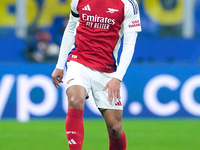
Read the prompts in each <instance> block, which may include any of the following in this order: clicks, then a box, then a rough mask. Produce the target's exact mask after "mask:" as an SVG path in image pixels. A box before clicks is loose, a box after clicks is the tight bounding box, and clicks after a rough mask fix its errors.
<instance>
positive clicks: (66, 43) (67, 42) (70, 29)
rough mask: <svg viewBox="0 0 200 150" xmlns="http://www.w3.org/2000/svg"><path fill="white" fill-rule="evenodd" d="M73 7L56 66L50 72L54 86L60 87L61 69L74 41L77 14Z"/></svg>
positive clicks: (62, 72)
mask: <svg viewBox="0 0 200 150" xmlns="http://www.w3.org/2000/svg"><path fill="white" fill-rule="evenodd" d="M72 6H73V5H72ZM73 8H74V7H72V11H71V13H70V18H69V21H68V24H67V27H66V29H65V31H64V34H63V38H62V42H61V47H60V53H59V57H58V61H57V64H56V68H55V69H54V71H53V73H52V81H53V84H54V85H55V87H56V88H58V87H60V84H59V83H62V79H63V74H64V71H63V69H64V67H65V63H66V61H67V58H68V54H69V53H70V52H71V47H72V46H73V44H74V41H75V37H74V33H75V29H76V25H77V22H78V19H79V15H78V14H77V11H73ZM75 12H76V13H75Z"/></svg>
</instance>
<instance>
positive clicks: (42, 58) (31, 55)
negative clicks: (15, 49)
mask: <svg viewBox="0 0 200 150" xmlns="http://www.w3.org/2000/svg"><path fill="white" fill-rule="evenodd" d="M33 43H34V40H33ZM33 43H32V45H34V44H33ZM33 48H34V50H33ZM58 53H59V46H58V45H57V44H55V43H54V42H52V36H51V34H50V33H49V32H47V31H40V32H38V33H36V35H35V46H31V47H29V48H28V50H27V51H26V52H25V53H24V54H25V56H26V57H27V59H28V60H29V61H35V62H47V61H56V60H57V57H58Z"/></svg>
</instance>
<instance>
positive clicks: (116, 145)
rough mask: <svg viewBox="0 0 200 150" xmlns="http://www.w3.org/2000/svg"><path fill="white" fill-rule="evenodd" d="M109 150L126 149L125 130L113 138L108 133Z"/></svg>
mask: <svg viewBox="0 0 200 150" xmlns="http://www.w3.org/2000/svg"><path fill="white" fill-rule="evenodd" d="M109 150H126V135H125V132H123V133H122V135H121V136H120V137H119V138H118V139H115V138H113V137H111V136H110V135H109Z"/></svg>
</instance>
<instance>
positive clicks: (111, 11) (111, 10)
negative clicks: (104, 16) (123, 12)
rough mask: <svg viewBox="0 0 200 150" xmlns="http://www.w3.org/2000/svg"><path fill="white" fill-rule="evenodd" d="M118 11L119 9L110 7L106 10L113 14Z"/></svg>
mask: <svg viewBox="0 0 200 150" xmlns="http://www.w3.org/2000/svg"><path fill="white" fill-rule="evenodd" d="M117 11H118V10H117V9H113V8H108V11H106V12H107V13H111V14H113V13H114V12H117Z"/></svg>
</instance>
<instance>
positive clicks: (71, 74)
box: [65, 61, 123, 110]
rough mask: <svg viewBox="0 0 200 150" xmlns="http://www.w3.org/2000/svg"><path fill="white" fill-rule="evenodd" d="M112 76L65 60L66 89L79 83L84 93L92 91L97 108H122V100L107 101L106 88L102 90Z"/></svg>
mask: <svg viewBox="0 0 200 150" xmlns="http://www.w3.org/2000/svg"><path fill="white" fill-rule="evenodd" d="M112 78H113V73H104V72H99V71H97V70H94V69H91V68H89V67H87V66H84V65H82V64H80V63H78V62H74V61H70V62H67V71H66V76H65V80H66V90H67V89H68V88H69V87H70V86H73V85H80V86H83V87H84V88H85V89H86V92H87V93H86V94H87V95H88V93H89V91H90V90H91V91H92V95H93V98H94V101H95V104H96V106H97V108H99V109H100V110H101V109H116V110H122V109H123V107H122V102H121V101H120V100H117V103H115V102H114V99H113V102H112V104H110V103H109V102H108V89H107V90H106V91H103V88H104V87H105V86H106V84H107V83H108V82H109V81H110V80H111V79H112Z"/></svg>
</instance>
